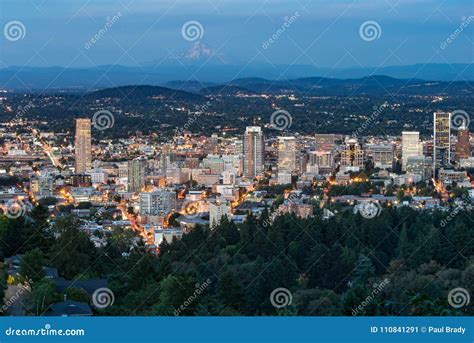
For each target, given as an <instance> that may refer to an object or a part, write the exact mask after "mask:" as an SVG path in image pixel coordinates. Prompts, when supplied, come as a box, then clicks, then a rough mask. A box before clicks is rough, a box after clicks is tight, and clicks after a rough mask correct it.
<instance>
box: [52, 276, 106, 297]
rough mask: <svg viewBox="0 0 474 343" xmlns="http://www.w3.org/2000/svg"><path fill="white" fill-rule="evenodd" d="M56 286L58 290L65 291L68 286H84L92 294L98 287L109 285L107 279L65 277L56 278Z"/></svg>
mask: <svg viewBox="0 0 474 343" xmlns="http://www.w3.org/2000/svg"><path fill="white" fill-rule="evenodd" d="M53 281H54V286H55V288H56V291H58V292H59V293H64V292H65V291H66V289H67V288H70V287H74V288H82V289H83V290H85V291H86V292H87V293H88V294H89V295H92V294H93V293H94V291H95V290H96V289H98V288H102V287H107V280H106V279H92V280H66V279H64V278H61V277H60V278H54V279H53Z"/></svg>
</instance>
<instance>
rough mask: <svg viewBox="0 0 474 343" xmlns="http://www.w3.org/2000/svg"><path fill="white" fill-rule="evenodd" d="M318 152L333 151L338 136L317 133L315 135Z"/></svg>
mask: <svg viewBox="0 0 474 343" xmlns="http://www.w3.org/2000/svg"><path fill="white" fill-rule="evenodd" d="M314 143H315V148H316V150H333V149H334V147H335V145H336V135H334V134H331V133H317V134H315V135H314Z"/></svg>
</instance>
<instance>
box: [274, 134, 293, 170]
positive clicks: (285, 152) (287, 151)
mask: <svg viewBox="0 0 474 343" xmlns="http://www.w3.org/2000/svg"><path fill="white" fill-rule="evenodd" d="M296 159H297V150H296V139H295V137H278V172H279V173H290V174H291V173H293V172H294V171H295V170H296V169H297V165H296Z"/></svg>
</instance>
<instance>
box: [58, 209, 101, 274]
mask: <svg viewBox="0 0 474 343" xmlns="http://www.w3.org/2000/svg"><path fill="white" fill-rule="evenodd" d="M53 230H54V231H55V232H56V233H57V234H58V239H57V240H56V242H55V243H54V245H53V246H52V247H51V251H50V256H51V260H52V263H53V265H54V266H56V267H57V268H58V271H59V273H60V274H61V275H63V276H64V277H66V278H69V279H72V278H74V277H76V276H78V275H79V274H83V273H84V272H85V271H89V268H90V267H91V262H92V261H94V260H95V255H96V249H95V247H94V245H93V244H92V242H91V241H90V240H89V237H87V235H86V234H85V233H84V232H82V231H80V230H79V222H78V219H77V218H75V217H73V216H67V217H64V218H59V219H58V220H57V221H56V223H55V224H54V228H53Z"/></svg>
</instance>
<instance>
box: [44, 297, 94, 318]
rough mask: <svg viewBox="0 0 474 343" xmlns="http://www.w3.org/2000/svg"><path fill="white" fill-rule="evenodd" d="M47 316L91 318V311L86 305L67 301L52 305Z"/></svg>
mask: <svg viewBox="0 0 474 343" xmlns="http://www.w3.org/2000/svg"><path fill="white" fill-rule="evenodd" d="M46 315H47V316H91V315H92V310H91V308H90V306H89V305H88V304H86V303H83V302H79V301H72V300H67V301H64V302H61V303H56V304H52V305H51V306H50V308H49V310H48V312H47V313H46Z"/></svg>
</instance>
